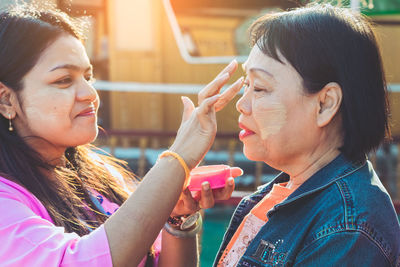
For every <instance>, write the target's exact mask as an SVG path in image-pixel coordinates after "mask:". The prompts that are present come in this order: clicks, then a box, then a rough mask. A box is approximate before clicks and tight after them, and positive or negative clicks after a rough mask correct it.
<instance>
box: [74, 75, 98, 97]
mask: <svg viewBox="0 0 400 267" xmlns="http://www.w3.org/2000/svg"><path fill="white" fill-rule="evenodd" d="M76 98H77V100H78V101H84V102H90V103H91V102H94V101H96V100H97V99H98V94H97V91H96V89H94V87H93V86H92V84H91V83H90V82H88V81H86V79H83V81H82V83H80V84H79V88H78V90H77V92H76Z"/></svg>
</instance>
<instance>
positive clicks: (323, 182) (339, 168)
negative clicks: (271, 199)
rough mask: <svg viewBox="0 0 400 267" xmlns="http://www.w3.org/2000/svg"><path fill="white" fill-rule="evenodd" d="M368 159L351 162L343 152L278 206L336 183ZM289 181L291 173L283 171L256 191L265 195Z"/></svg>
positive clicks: (260, 194)
mask: <svg viewBox="0 0 400 267" xmlns="http://www.w3.org/2000/svg"><path fill="white" fill-rule="evenodd" d="M365 163H366V160H361V161H358V162H351V161H350V160H348V159H346V157H345V156H344V155H343V154H339V155H338V156H337V157H336V158H335V159H334V160H332V161H331V162H330V163H328V164H327V165H326V166H325V167H323V168H321V169H320V170H319V171H317V172H316V173H315V174H313V175H312V176H311V177H310V178H308V179H307V180H306V181H305V182H304V183H303V184H302V185H301V186H300V187H299V188H297V189H296V191H294V192H293V193H292V194H291V195H290V196H289V197H288V198H287V199H286V200H285V201H283V202H282V203H281V204H278V205H277V206H282V205H285V204H288V203H290V202H293V201H295V200H296V199H299V198H302V197H304V196H306V195H309V194H312V193H313V192H316V191H319V190H322V189H323V188H325V187H327V186H329V185H330V184H332V183H334V182H335V181H336V180H338V179H341V178H343V177H345V176H347V175H349V174H351V173H353V172H355V171H356V170H358V169H360V168H361V167H362V166H364V165H365ZM287 181H289V175H288V174H286V173H284V172H282V173H280V174H279V175H278V176H277V177H275V179H274V180H273V181H272V182H270V183H269V184H267V185H265V186H262V187H260V188H259V191H258V192H257V193H256V195H258V196H262V197H264V196H265V195H266V194H267V193H268V192H269V191H270V190H271V188H272V186H273V185H274V184H276V183H283V182H287Z"/></svg>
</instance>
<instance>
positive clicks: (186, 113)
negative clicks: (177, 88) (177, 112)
mask: <svg viewBox="0 0 400 267" xmlns="http://www.w3.org/2000/svg"><path fill="white" fill-rule="evenodd" d="M181 100H182V103H183V114H182V123H183V122H185V121H187V120H188V119H189V118H190V115H192V112H193V110H194V109H195V107H194V104H193V102H192V100H190V98H189V97H187V96H181Z"/></svg>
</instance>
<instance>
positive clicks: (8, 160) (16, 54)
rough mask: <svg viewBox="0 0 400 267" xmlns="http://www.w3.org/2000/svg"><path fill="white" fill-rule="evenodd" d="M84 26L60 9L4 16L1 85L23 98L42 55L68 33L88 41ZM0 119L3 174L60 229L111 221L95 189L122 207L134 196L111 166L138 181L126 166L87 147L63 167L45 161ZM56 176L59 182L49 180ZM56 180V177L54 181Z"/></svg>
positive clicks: (0, 19)
mask: <svg viewBox="0 0 400 267" xmlns="http://www.w3.org/2000/svg"><path fill="white" fill-rule="evenodd" d="M79 25H80V22H77V21H74V20H73V19H72V18H70V17H68V16H67V15H66V14H65V13H62V12H61V11H58V10H56V9H54V8H49V7H47V8H46V9H45V10H43V9H40V8H38V7H35V6H33V5H19V6H16V7H14V8H11V9H9V10H8V11H4V12H3V13H1V14H0V59H1V61H0V82H1V83H3V84H4V85H5V86H7V87H9V88H10V89H12V90H14V91H15V92H16V93H17V96H18V93H19V92H20V91H21V90H23V82H22V81H23V77H24V76H25V75H26V74H27V73H28V72H29V71H30V70H31V69H32V68H33V66H34V65H35V64H36V62H37V61H38V59H39V57H40V55H41V54H42V52H43V51H44V50H45V49H46V48H47V47H48V46H49V45H50V44H51V43H52V42H54V41H55V40H56V39H57V38H58V37H59V36H61V35H62V34H69V35H72V36H73V37H75V38H77V39H79V40H82V28H80V27H79ZM7 125H8V120H7V118H4V117H3V116H0V142H1V145H0V173H1V175H2V176H4V177H6V178H8V179H11V180H13V181H15V182H17V183H19V184H21V185H22V186H24V187H25V188H26V189H27V190H29V191H30V192H31V193H32V194H34V195H35V196H36V197H37V198H38V199H39V200H40V201H41V202H42V204H43V205H44V206H45V207H46V209H47V211H48V213H49V215H50V216H51V218H52V219H53V221H54V223H55V225H58V226H63V227H64V228H65V231H66V232H75V233H77V234H79V235H81V236H82V235H85V234H87V233H89V232H90V231H91V228H96V227H98V226H99V225H100V224H101V223H103V222H104V221H105V220H106V219H107V217H108V216H107V214H103V213H101V212H100V211H99V210H98V208H97V207H96V205H94V203H93V201H92V200H91V198H90V194H89V191H88V190H89V189H92V190H95V191H97V192H98V193H100V194H103V195H104V196H105V197H107V198H108V199H109V200H110V201H113V202H115V203H117V204H119V205H121V204H122V203H123V202H124V201H125V200H126V198H127V197H128V193H127V192H125V191H124V190H123V188H122V186H121V185H120V184H118V182H117V181H116V179H115V177H113V175H112V174H111V173H110V171H108V170H107V168H106V167H105V166H106V165H107V166H112V167H113V168H114V169H115V170H116V171H118V172H119V173H120V174H121V175H122V176H124V177H125V178H126V179H132V178H134V175H133V174H132V173H131V172H129V171H128V170H127V169H126V168H125V167H124V166H125V165H124V162H122V161H119V160H117V159H115V158H113V157H110V156H107V155H97V156H96V157H93V156H91V154H93V153H94V152H93V149H94V147H93V146H91V145H83V146H78V147H70V148H68V149H67V150H66V151H65V155H64V160H65V162H66V164H65V166H63V167H56V166H53V165H51V164H49V163H48V162H46V161H44V160H43V159H42V157H41V156H40V155H39V153H38V152H37V151H35V150H34V149H33V148H31V147H30V146H29V145H28V144H27V142H26V140H24V138H22V137H20V136H19V135H18V133H16V132H15V131H13V132H10V131H8V126H7ZM46 173H51V174H52V176H53V177H48V175H46ZM54 176H55V177H54Z"/></svg>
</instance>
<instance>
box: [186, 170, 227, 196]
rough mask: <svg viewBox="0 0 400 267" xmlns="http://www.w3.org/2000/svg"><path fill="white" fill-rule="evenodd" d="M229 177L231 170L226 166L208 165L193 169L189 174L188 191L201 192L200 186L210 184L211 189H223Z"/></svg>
mask: <svg viewBox="0 0 400 267" xmlns="http://www.w3.org/2000/svg"><path fill="white" fill-rule="evenodd" d="M229 177H231V169H230V167H229V166H228V165H209V166H201V167H197V168H194V169H193V170H192V171H191V172H190V178H189V179H190V183H189V186H188V187H189V190H190V191H201V184H202V183H204V182H206V181H207V182H209V183H210V188H211V189H216V188H223V187H224V186H225V182H226V180H227V179H228V178H229Z"/></svg>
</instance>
